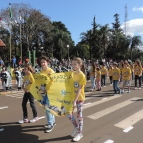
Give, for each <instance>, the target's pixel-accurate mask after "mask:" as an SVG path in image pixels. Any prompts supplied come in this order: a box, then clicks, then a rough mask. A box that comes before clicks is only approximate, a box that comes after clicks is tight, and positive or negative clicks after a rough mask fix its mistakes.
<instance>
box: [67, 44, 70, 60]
mask: <svg viewBox="0 0 143 143" xmlns="http://www.w3.org/2000/svg"><path fill="white" fill-rule="evenodd" d="M69 47H70V46H69V45H67V48H68V59H69Z"/></svg>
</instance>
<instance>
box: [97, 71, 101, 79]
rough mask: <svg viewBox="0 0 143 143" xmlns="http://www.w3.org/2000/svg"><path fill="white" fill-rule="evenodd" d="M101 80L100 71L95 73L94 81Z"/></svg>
mask: <svg viewBox="0 0 143 143" xmlns="http://www.w3.org/2000/svg"><path fill="white" fill-rule="evenodd" d="M100 79H101V71H96V80H100Z"/></svg>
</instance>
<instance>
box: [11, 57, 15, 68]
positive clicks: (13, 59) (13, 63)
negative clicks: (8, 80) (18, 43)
mask: <svg viewBox="0 0 143 143" xmlns="http://www.w3.org/2000/svg"><path fill="white" fill-rule="evenodd" d="M12 67H13V68H15V67H16V57H15V56H13V58H12Z"/></svg>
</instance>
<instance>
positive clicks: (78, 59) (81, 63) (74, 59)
mask: <svg viewBox="0 0 143 143" xmlns="http://www.w3.org/2000/svg"><path fill="white" fill-rule="evenodd" d="M73 61H76V62H77V63H78V64H79V65H80V67H81V71H82V72H83V73H84V74H85V73H86V72H85V64H84V63H83V61H82V59H81V58H78V57H77V58H73Z"/></svg>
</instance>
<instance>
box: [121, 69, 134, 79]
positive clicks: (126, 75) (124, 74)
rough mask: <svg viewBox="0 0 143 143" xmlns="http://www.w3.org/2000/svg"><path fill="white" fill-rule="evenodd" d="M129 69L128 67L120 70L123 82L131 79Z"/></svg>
mask: <svg viewBox="0 0 143 143" xmlns="http://www.w3.org/2000/svg"><path fill="white" fill-rule="evenodd" d="M131 73H132V72H131V69H130V68H129V67H127V68H123V69H122V78H123V80H130V79H131Z"/></svg>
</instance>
